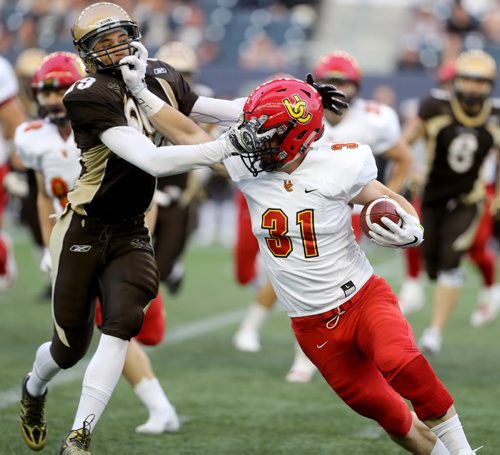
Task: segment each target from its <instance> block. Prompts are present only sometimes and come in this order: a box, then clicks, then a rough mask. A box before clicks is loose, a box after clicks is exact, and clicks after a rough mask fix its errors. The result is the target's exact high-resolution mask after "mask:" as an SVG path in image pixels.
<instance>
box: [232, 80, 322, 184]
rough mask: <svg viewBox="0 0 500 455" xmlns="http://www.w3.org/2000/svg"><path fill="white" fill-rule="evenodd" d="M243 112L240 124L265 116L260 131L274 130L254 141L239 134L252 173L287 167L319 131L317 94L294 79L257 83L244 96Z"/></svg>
mask: <svg viewBox="0 0 500 455" xmlns="http://www.w3.org/2000/svg"><path fill="white" fill-rule="evenodd" d="M283 106H284V108H283ZM243 113H244V114H243V117H242V119H241V121H240V125H243V124H245V123H246V122H259V120H258V119H261V118H262V117H263V116H265V117H266V120H265V122H263V123H262V124H261V125H260V130H261V131H262V132H267V133H272V132H275V134H272V135H271V134H268V135H265V136H264V137H265V138H267V137H269V138H268V139H262V142H260V143H258V144H255V143H252V140H253V138H252V137H245V136H243V137H241V140H242V141H247V150H246V152H245V153H244V154H243V155H242V159H243V162H244V163H245V166H246V167H247V168H248V170H249V171H250V172H252V174H253V175H257V174H258V173H260V172H264V171H266V172H269V171H275V170H284V169H290V168H291V167H293V166H294V163H296V162H297V161H301V160H302V159H303V158H304V157H305V155H306V153H307V151H308V150H309V147H310V146H311V145H312V143H313V142H315V141H317V140H318V139H319V138H320V137H321V135H322V133H323V106H322V98H321V95H320V94H319V92H318V91H317V90H315V89H314V88H313V87H311V86H310V85H309V84H305V83H304V82H303V81H300V80H298V79H277V80H272V81H269V82H265V83H264V84H262V85H260V86H259V87H257V88H256V89H255V90H254V91H253V93H252V94H251V95H250V96H249V97H248V99H247V101H246V103H245V105H244V106H243Z"/></svg>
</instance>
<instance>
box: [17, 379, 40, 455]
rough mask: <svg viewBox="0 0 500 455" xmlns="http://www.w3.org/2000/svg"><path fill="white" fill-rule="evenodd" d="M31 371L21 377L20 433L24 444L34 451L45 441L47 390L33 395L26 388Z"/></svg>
mask: <svg viewBox="0 0 500 455" xmlns="http://www.w3.org/2000/svg"><path fill="white" fill-rule="evenodd" d="M30 375H31V373H29V374H27V375H26V377H25V378H24V379H23V386H22V392H21V416H20V418H21V422H20V424H21V433H22V434H23V438H24V442H25V443H26V445H27V446H28V447H29V448H30V449H31V450H35V451H39V450H42V449H43V448H44V447H45V443H46V442H47V422H46V421H45V399H46V398H47V391H45V393H44V394H43V395H41V396H39V397H33V396H31V395H30V394H29V392H28V390H27V389H26V383H27V382H28V379H29V377H30Z"/></svg>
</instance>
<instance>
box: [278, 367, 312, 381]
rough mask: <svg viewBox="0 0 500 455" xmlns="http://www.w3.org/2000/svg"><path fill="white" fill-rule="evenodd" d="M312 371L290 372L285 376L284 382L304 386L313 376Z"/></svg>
mask: <svg viewBox="0 0 500 455" xmlns="http://www.w3.org/2000/svg"><path fill="white" fill-rule="evenodd" d="M315 371H316V369H314V370H312V371H311V370H297V369H295V370H290V371H289V372H288V374H287V375H286V376H285V379H286V382H298V383H303V384H306V383H308V382H311V380H312V378H313V376H314V372H315Z"/></svg>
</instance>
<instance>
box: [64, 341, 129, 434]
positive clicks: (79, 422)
mask: <svg viewBox="0 0 500 455" xmlns="http://www.w3.org/2000/svg"><path fill="white" fill-rule="evenodd" d="M127 349H128V341H127V340H122V339H120V338H116V337H113V336H110V335H104V334H103V335H101V340H100V341H99V346H97V350H96V352H95V354H94V355H93V357H92V359H91V360H90V363H89V365H88V367H87V370H86V371H85V376H84V377H83V385H82V395H81V397H80V404H79V405H78V410H77V411H76V416H75V420H74V422H73V426H72V427H71V428H72V429H73V430H76V429H78V428H82V427H83V422H84V421H85V420H86V419H87V417H89V416H91V415H94V418H93V420H92V425H90V430H91V431H92V429H93V428H94V427H95V425H96V424H97V422H98V421H99V418H100V417H101V414H102V413H103V411H104V408H105V407H106V405H107V404H108V401H109V399H110V398H111V394H112V393H113V390H114V389H115V387H116V384H117V383H118V380H119V379H120V376H121V374H122V371H123V365H124V364H125V355H126V354H127Z"/></svg>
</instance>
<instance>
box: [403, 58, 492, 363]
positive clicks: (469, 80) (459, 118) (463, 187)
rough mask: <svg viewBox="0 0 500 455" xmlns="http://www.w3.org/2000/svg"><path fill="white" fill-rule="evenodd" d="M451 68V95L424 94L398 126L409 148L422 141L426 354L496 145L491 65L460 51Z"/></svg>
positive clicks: (432, 347)
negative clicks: (430, 287)
mask: <svg viewBox="0 0 500 455" xmlns="http://www.w3.org/2000/svg"><path fill="white" fill-rule="evenodd" d="M455 68H456V69H455V76H454V79H453V90H452V92H451V94H449V95H448V94H447V93H446V92H432V93H431V95H430V96H429V97H428V98H426V99H424V100H423V101H422V102H421V103H420V107H419V112H418V115H417V117H415V118H413V119H411V120H410V121H409V122H408V124H407V125H406V128H405V136H406V138H407V140H408V142H410V143H413V142H415V141H416V140H417V139H418V138H419V137H425V139H426V147H427V153H428V155H427V156H428V162H429V168H428V169H427V175H426V180H425V183H424V187H423V195H422V215H423V224H424V227H425V229H426V241H425V244H424V245H423V247H422V248H423V255H424V260H425V267H426V270H427V274H428V276H429V278H430V279H431V280H432V281H434V280H436V281H437V283H436V288H435V292H434V310H433V315H432V319H431V324H430V326H429V327H428V328H427V329H426V330H425V331H424V332H423V334H422V337H421V338H420V342H419V343H420V346H421V348H422V349H423V350H424V351H425V352H427V353H432V354H437V353H439V352H440V350H441V345H442V332H443V330H444V328H445V325H446V323H447V322H448V320H449V318H450V316H451V314H452V312H453V308H454V307H455V305H456V303H457V301H458V298H459V295H460V289H461V288H462V285H463V281H464V275H463V271H462V269H461V268H460V262H461V258H462V256H463V254H464V253H466V252H467V251H468V250H469V249H470V248H471V246H472V244H473V240H474V237H475V234H476V231H477V227H478V225H479V220H480V215H481V211H482V205H483V203H484V184H483V181H482V171H483V165H484V163H485V160H486V158H487V156H488V154H489V152H490V149H491V148H492V147H498V143H497V137H498V136H497V134H498V129H499V125H498V122H495V121H494V116H495V115H497V109H498V108H496V107H495V106H494V104H493V102H492V100H491V93H492V90H493V84H494V82H495V79H496V64H495V61H494V60H493V59H492V57H491V56H490V55H488V54H487V53H485V52H483V51H478V50H473V51H465V52H463V53H461V54H460V55H459V57H458V58H457V60H456V64H455Z"/></svg>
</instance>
